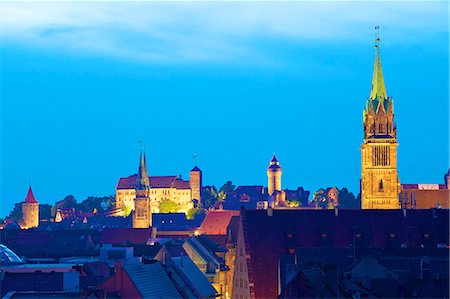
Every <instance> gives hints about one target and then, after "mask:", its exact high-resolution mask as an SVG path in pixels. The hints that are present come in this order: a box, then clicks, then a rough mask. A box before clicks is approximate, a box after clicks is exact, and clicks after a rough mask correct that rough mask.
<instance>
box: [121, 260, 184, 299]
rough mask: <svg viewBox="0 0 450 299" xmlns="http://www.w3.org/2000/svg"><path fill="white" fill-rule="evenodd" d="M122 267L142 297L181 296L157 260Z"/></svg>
mask: <svg viewBox="0 0 450 299" xmlns="http://www.w3.org/2000/svg"><path fill="white" fill-rule="evenodd" d="M123 268H124V269H125V271H126V272H127V274H128V276H129V277H130V279H131V281H133V283H134V285H135V286H136V288H137V290H138V291H139V294H141V295H142V298H174V299H175V298H180V299H181V298H182V297H181V295H180V293H179V292H178V291H177V289H176V288H175V286H174V284H173V283H172V282H171V281H170V279H169V277H168V276H167V273H166V271H164V269H163V267H162V266H161V264H160V263H159V262H155V263H150V264H129V265H127V264H124V265H123Z"/></svg>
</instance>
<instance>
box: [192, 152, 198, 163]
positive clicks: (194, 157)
mask: <svg viewBox="0 0 450 299" xmlns="http://www.w3.org/2000/svg"><path fill="white" fill-rule="evenodd" d="M192 159H193V160H194V166H197V154H196V153H194V154H193V155H192Z"/></svg>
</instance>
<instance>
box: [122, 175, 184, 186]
mask: <svg viewBox="0 0 450 299" xmlns="http://www.w3.org/2000/svg"><path fill="white" fill-rule="evenodd" d="M149 178H150V188H177V189H189V188H190V185H189V181H185V180H182V179H177V176H176V175H170V176H149ZM136 179H137V174H133V175H130V176H128V177H125V178H120V179H119V182H118V183H117V188H116V189H134V188H135V186H136Z"/></svg>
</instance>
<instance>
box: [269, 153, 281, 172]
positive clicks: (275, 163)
mask: <svg viewBox="0 0 450 299" xmlns="http://www.w3.org/2000/svg"><path fill="white" fill-rule="evenodd" d="M279 168H281V166H280V162H278V159H277V157H276V156H275V155H273V157H272V160H270V164H269V167H267V169H279Z"/></svg>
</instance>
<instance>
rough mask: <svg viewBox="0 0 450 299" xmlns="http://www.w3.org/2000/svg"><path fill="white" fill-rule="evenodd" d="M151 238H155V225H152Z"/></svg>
mask: <svg viewBox="0 0 450 299" xmlns="http://www.w3.org/2000/svg"><path fill="white" fill-rule="evenodd" d="M151 238H152V239H155V238H156V227H155V226H152V235H151Z"/></svg>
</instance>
